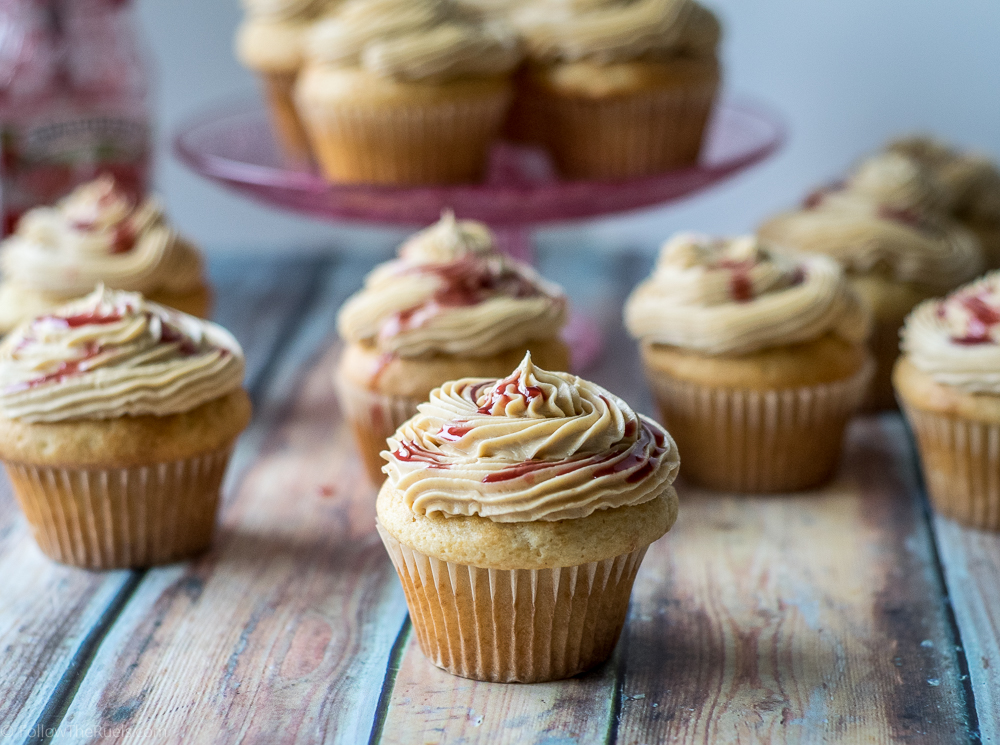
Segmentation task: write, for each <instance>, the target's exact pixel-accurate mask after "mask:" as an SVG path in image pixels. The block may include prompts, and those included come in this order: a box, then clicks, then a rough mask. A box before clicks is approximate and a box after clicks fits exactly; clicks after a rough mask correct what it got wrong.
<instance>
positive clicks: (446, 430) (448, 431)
mask: <svg viewBox="0 0 1000 745" xmlns="http://www.w3.org/2000/svg"><path fill="white" fill-rule="evenodd" d="M471 431H472V425H468V424H464V423H461V424H449V425H448V426H447V427H442V428H441V431H440V432H438V437H440V438H441V439H442V440H446V441H447V442H458V441H459V440H461V439H462V438H463V437H465V436H466V435H467V434H469V433H470V432H471Z"/></svg>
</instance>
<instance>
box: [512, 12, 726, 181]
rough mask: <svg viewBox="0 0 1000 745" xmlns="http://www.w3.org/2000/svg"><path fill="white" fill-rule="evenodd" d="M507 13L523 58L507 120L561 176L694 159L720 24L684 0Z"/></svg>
mask: <svg viewBox="0 0 1000 745" xmlns="http://www.w3.org/2000/svg"><path fill="white" fill-rule="evenodd" d="M511 18H512V20H513V22H514V24H515V25H516V26H517V28H518V30H519V31H520V33H521V34H522V36H523V38H524V42H525V46H526V50H527V54H528V63H527V65H526V66H525V69H524V70H523V71H522V73H521V75H520V76H519V81H518V94H517V99H516V101H515V104H514V110H513V113H512V116H511V121H510V124H509V130H510V134H511V135H512V136H513V137H514V138H515V139H521V140H527V141H534V142H538V143H540V144H542V145H544V146H546V147H547V148H548V149H549V150H550V152H551V153H552V156H553V157H554V159H555V162H556V166H557V168H558V169H559V170H560V172H562V173H563V174H564V175H566V176H568V177H570V178H590V179H618V178H628V177H632V176H642V175H646V174H652V173H658V172H661V171H667V170H670V169H672V168H679V167H683V166H690V165H694V164H695V163H696V162H697V160H698V155H699V153H700V152H701V145H702V140H703V136H704V131H705V127H706V124H707V122H708V119H709V115H710V113H711V110H712V105H713V103H714V101H715V97H716V92H717V90H718V87H719V80H720V68H719V61H718V58H717V55H716V48H717V47H718V44H719V38H720V35H721V30H720V26H719V22H718V20H717V19H716V17H715V16H714V15H713V14H712V12H711V11H709V10H707V9H706V8H704V7H702V6H701V5H699V4H698V3H696V2H693V0H588V1H586V2H568V1H567V0H538V2H530V3H521V4H520V5H519V7H517V8H516V9H515V10H513V11H512V13H511Z"/></svg>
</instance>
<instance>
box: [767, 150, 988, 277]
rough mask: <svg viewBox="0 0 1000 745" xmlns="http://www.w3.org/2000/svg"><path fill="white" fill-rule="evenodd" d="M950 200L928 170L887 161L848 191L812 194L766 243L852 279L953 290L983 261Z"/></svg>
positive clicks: (779, 221)
mask: <svg viewBox="0 0 1000 745" xmlns="http://www.w3.org/2000/svg"><path fill="white" fill-rule="evenodd" d="M944 199H945V196H944V192H943V189H942V187H941V184H940V182H938V181H937V179H936V178H935V177H934V175H933V173H932V172H931V171H930V170H929V169H927V168H926V167H924V166H922V165H921V164H920V163H918V162H917V161H916V160H914V159H913V158H910V157H907V156H905V155H902V154H900V153H885V154H882V155H879V156H877V157H874V158H871V159H869V160H868V161H866V162H865V163H863V164H862V165H861V167H860V168H859V169H858V170H857V171H856V172H855V173H854V174H853V175H852V177H851V178H850V179H849V180H848V181H847V182H846V183H844V184H838V185H834V186H832V187H829V188H826V189H821V190H818V191H815V192H813V193H812V194H811V195H809V197H808V198H807V199H806V201H805V203H804V205H803V207H802V208H801V209H800V210H798V211H795V212H790V213H786V214H784V215H778V216H777V217H775V218H772V219H771V220H769V221H768V222H766V223H765V224H764V225H763V226H761V228H760V235H761V237H763V238H765V239H767V240H769V241H771V242H772V243H774V244H776V245H778V246H780V247H782V248H787V249H793V250H801V251H812V252H816V253H822V254H826V255H828V256H831V257H833V258H834V259H836V260H837V261H838V262H839V263H840V264H841V266H843V267H844V268H845V269H846V270H847V271H848V272H853V273H857V274H868V273H873V272H877V273H882V274H886V275H888V276H890V277H892V278H894V279H896V280H898V281H900V282H916V283H919V284H924V285H927V286H929V287H933V288H940V289H942V290H947V289H951V288H953V287H955V286H957V285H959V284H961V283H962V282H967V281H969V280H970V279H972V278H973V277H975V276H976V275H977V274H979V273H980V272H981V271H982V268H983V255H982V249H981V248H980V246H979V242H978V240H977V239H976V237H975V236H974V235H973V234H972V233H970V232H969V231H968V230H966V229H965V228H963V227H962V226H961V225H959V224H958V223H957V222H955V221H954V220H952V219H951V218H950V217H949V216H948V215H947V214H946V212H945V211H944Z"/></svg>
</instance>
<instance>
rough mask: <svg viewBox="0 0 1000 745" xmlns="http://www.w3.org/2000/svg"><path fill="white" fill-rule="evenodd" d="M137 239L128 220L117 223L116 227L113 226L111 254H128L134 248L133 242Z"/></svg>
mask: <svg viewBox="0 0 1000 745" xmlns="http://www.w3.org/2000/svg"><path fill="white" fill-rule="evenodd" d="M137 237H138V236H136V234H135V229H134V228H133V227H132V223H130V222H129V221H128V220H125V221H123V222H120V223H118V225H116V226H115V230H114V235H113V237H112V242H111V253H113V254H123V253H128V252H129V251H131V250H132V249H133V248H135V240H136V238H137Z"/></svg>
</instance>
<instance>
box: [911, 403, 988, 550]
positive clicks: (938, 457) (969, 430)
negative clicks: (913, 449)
mask: <svg viewBox="0 0 1000 745" xmlns="http://www.w3.org/2000/svg"><path fill="white" fill-rule="evenodd" d="M903 409H904V411H905V413H906V418H907V419H908V420H909V422H910V427H911V428H912V429H913V432H914V434H915V435H916V438H917V446H918V447H919V449H920V461H921V468H922V469H923V473H924V482H925V483H926V485H927V492H928V494H929V496H930V498H931V503H932V504H933V505H934V508H935V509H936V510H937V511H938V512H940V513H941V514H942V515H945V516H946V517H950V518H952V519H953V520H957V521H958V522H960V523H963V524H964V525H969V526H971V527H974V528H983V529H986V530H995V531H1000V424H988V423H985V422H976V421H972V420H968V419H958V418H956V417H953V416H948V415H946V414H939V413H937V412H933V411H922V410H920V409H917V408H915V407H913V406H907V405H906V403H905V402H904V404H903Z"/></svg>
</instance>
